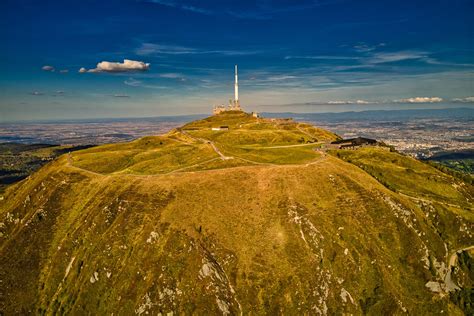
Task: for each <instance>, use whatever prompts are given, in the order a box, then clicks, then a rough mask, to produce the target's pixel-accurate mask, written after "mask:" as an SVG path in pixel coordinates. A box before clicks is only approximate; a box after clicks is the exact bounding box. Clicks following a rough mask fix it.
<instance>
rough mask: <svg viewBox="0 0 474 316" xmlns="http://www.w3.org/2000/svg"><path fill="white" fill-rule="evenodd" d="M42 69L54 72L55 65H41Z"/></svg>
mask: <svg viewBox="0 0 474 316" xmlns="http://www.w3.org/2000/svg"><path fill="white" fill-rule="evenodd" d="M41 70H43V71H49V72H54V67H53V66H50V65H45V66H43V67H41Z"/></svg>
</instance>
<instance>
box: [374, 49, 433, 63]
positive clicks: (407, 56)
mask: <svg viewBox="0 0 474 316" xmlns="http://www.w3.org/2000/svg"><path fill="white" fill-rule="evenodd" d="M427 55H428V54H427V53H425V52H417V51H399V52H389V53H375V54H373V55H372V56H371V57H370V58H368V59H367V63H369V64H383V63H392V62H397V61H403V60H415V59H425V58H427Z"/></svg>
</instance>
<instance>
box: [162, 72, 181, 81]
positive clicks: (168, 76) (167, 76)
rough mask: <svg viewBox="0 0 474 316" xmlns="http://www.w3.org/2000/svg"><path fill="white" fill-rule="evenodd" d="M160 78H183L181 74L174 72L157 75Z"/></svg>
mask: <svg viewBox="0 0 474 316" xmlns="http://www.w3.org/2000/svg"><path fill="white" fill-rule="evenodd" d="M159 76H160V77H161V78H167V79H180V78H183V75H182V74H179V73H175V72H170V73H164V74H160V75H159Z"/></svg>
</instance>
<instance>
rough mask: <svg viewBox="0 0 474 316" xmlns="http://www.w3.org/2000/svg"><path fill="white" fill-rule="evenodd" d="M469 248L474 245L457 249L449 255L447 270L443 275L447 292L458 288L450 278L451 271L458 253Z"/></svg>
mask: <svg viewBox="0 0 474 316" xmlns="http://www.w3.org/2000/svg"><path fill="white" fill-rule="evenodd" d="M471 249H474V246H469V247H466V248H462V249H458V250H456V251H455V252H454V253H453V254H452V255H451V257H449V262H448V272H447V273H446V275H445V276H444V284H446V290H447V291H448V292H452V291H455V290H459V289H460V287H459V286H458V285H457V284H456V283H454V281H453V279H452V278H451V272H452V271H453V268H454V267H455V266H456V265H457V261H458V260H457V259H458V253H461V252H463V251H466V250H471Z"/></svg>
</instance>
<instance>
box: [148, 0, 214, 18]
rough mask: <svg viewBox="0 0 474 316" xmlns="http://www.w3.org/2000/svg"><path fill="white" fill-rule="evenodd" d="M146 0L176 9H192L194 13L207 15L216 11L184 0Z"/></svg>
mask: <svg viewBox="0 0 474 316" xmlns="http://www.w3.org/2000/svg"><path fill="white" fill-rule="evenodd" d="M144 2H149V3H156V4H160V5H163V6H167V7H171V8H176V9H181V10H185V11H191V12H194V13H200V14H205V15H213V14H215V12H214V11H211V10H208V9H205V8H202V7H196V6H193V5H189V4H185V3H182V2H178V1H172V0H145V1H144Z"/></svg>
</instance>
